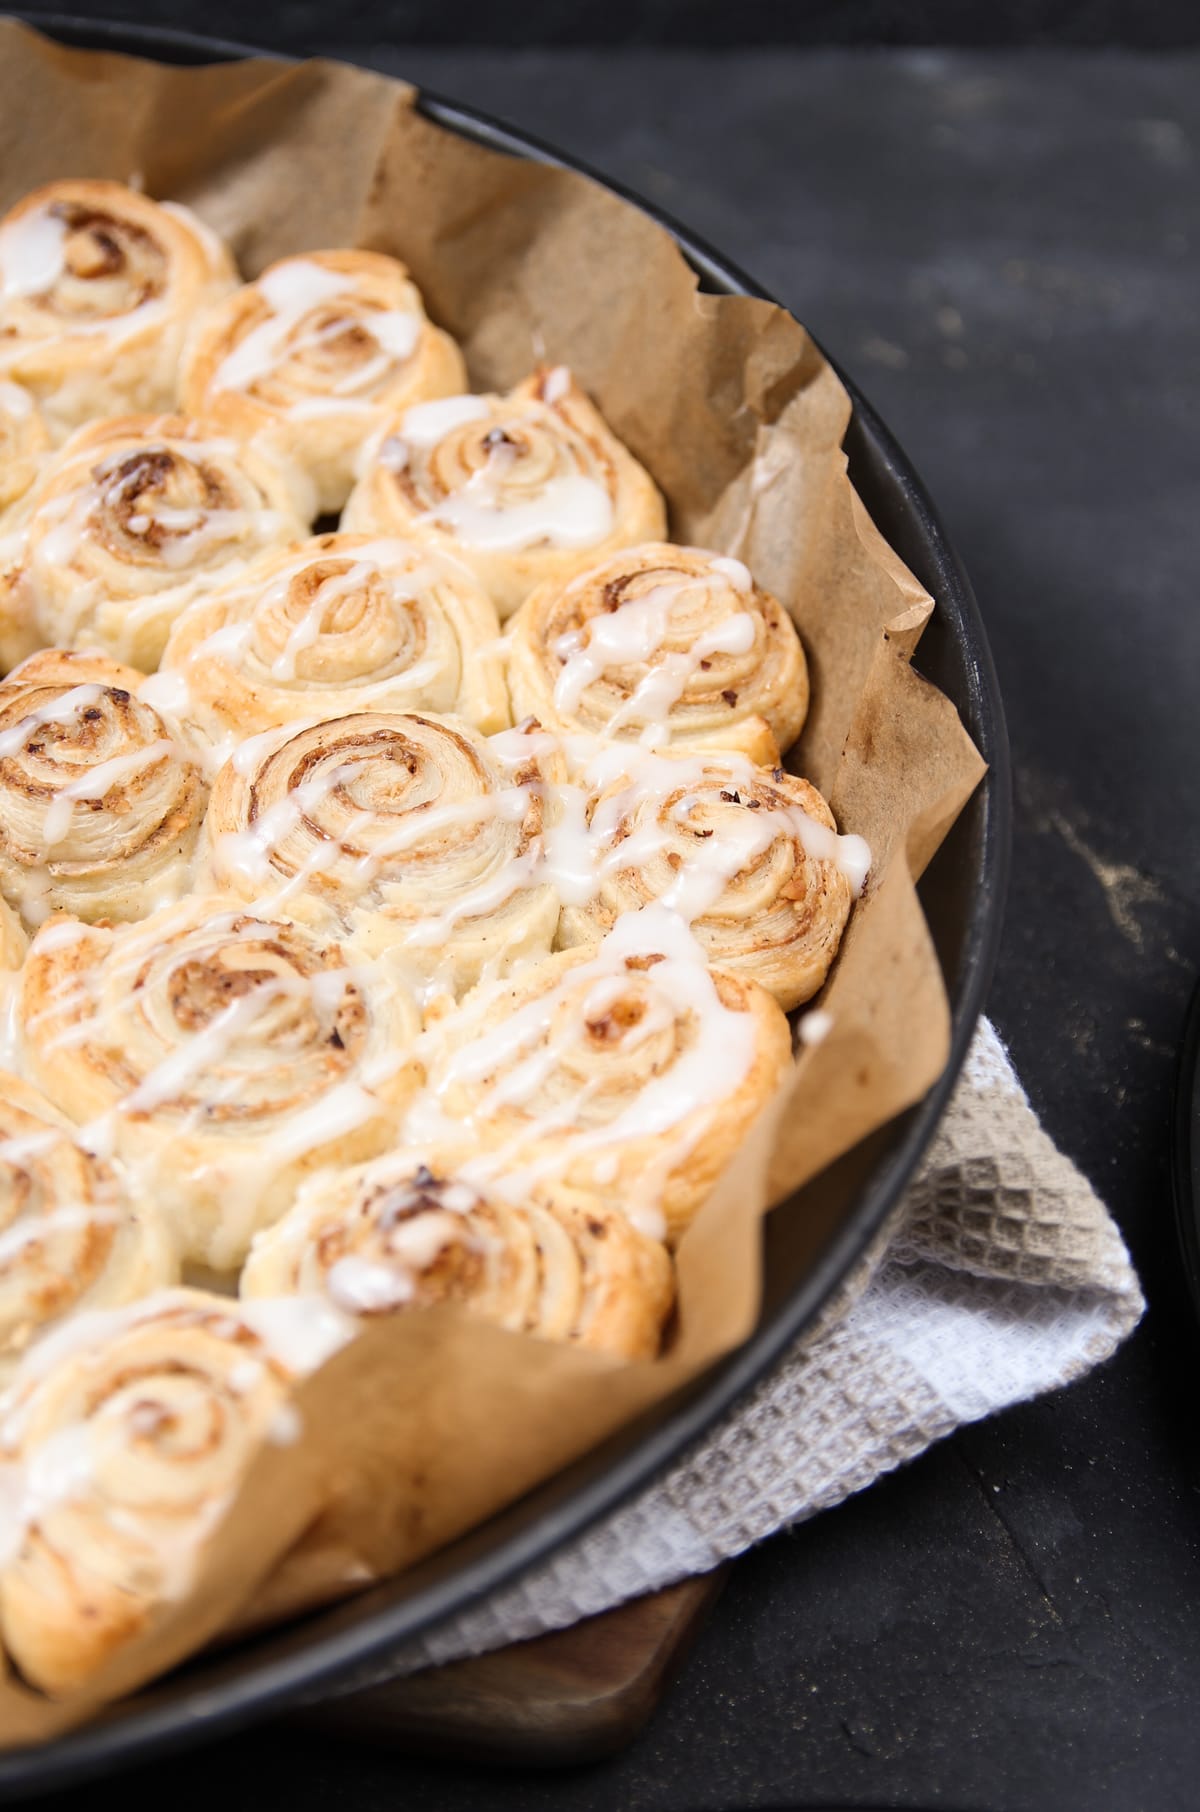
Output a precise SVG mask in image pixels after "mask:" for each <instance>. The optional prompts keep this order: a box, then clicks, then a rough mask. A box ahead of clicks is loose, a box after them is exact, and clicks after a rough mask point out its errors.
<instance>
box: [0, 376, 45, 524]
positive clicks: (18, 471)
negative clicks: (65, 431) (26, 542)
mask: <svg viewBox="0 0 1200 1812" xmlns="http://www.w3.org/2000/svg"><path fill="white" fill-rule="evenodd" d="M49 448H50V435H49V432H48V431H47V428H46V424H45V421H44V420H43V418H42V412H41V410H40V409H39V408H38V406H37V403H36V401H35V399H34V398H33V397H32V396H31V395H30V394H29V391H28V390H23V389H22V388H21V386H20V384H6V383H3V382H0V535H7V534H10V533H11V532H12V530H13V529H14V528H15V527H16V526H17V525H18V524H19V522H20V520H21V514H22V512H21V505H22V504H23V503H24V502H25V500H26V499H27V497H28V495H29V492H30V491H31V490H32V488H33V484H34V481H35V479H36V478H37V477H38V474H39V473H40V472H41V470H42V467H43V466H44V464H45V462H46V455H47V453H48V451H49Z"/></svg>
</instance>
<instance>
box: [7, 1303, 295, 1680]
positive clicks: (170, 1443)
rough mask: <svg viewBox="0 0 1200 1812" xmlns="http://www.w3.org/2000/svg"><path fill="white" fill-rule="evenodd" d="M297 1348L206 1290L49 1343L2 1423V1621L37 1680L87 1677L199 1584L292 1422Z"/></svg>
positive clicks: (102, 1320) (22, 1376)
mask: <svg viewBox="0 0 1200 1812" xmlns="http://www.w3.org/2000/svg"><path fill="white" fill-rule="evenodd" d="M262 1306H264V1305H259V1307H260V1309H261V1307H262ZM71 1333H72V1334H74V1330H71ZM56 1347H57V1351H55V1350H53V1349H54V1348H56ZM289 1357H290V1355H289V1354H288V1353H287V1351H286V1349H285V1348H284V1347H283V1345H282V1343H281V1342H280V1341H278V1340H272V1339H271V1338H270V1335H269V1332H268V1333H267V1334H265V1335H264V1334H263V1333H260V1332H259V1331H258V1329H257V1327H256V1324H255V1317H254V1311H253V1310H252V1309H243V1308H241V1307H240V1306H239V1305H238V1304H237V1303H236V1302H231V1301H229V1300H228V1299H227V1298H225V1297H221V1296H210V1295H207V1294H205V1293H203V1292H201V1291H198V1290H169V1291H164V1292H161V1293H159V1294H157V1295H154V1296H151V1297H149V1298H147V1300H146V1301H145V1302H142V1303H137V1304H133V1305H131V1306H130V1307H129V1308H126V1309H122V1310H118V1311H114V1312H111V1313H109V1314H106V1315H101V1316H98V1317H96V1318H94V1319H93V1320H92V1321H91V1322H90V1323H89V1324H88V1327H87V1331H86V1334H85V1333H82V1332H81V1333H79V1334H77V1335H75V1337H74V1338H64V1340H63V1341H61V1342H56V1341H54V1340H50V1341H48V1342H47V1343H46V1344H45V1346H44V1347H43V1348H41V1349H35V1351H34V1353H33V1355H31V1361H30V1362H29V1363H27V1365H26V1366H25V1367H23V1368H22V1370H21V1372H20V1373H18V1377H17V1380H16V1383H15V1384H14V1386H13V1387H12V1389H11V1391H10V1393H9V1395H8V1397H7V1399H6V1402H5V1412H6V1413H5V1415H4V1418H3V1422H2V1423H0V1462H2V1463H3V1466H4V1470H5V1471H6V1472H8V1473H9V1476H10V1477H12V1478H13V1479H14V1481H15V1483H14V1485H13V1487H12V1488H10V1493H9V1501H8V1502H7V1503H6V1517H5V1522H6V1525H7V1526H6V1527H5V1530H4V1534H5V1537H6V1540H5V1542H4V1546H3V1554H2V1558H0V1632H2V1634H3V1638H4V1643H5V1646H6V1648H7V1649H8V1651H9V1653H10V1654H11V1655H12V1657H13V1659H14V1660H15V1661H16V1663H17V1665H18V1666H19V1667H20V1668H21V1670H22V1672H23V1674H24V1675H25V1677H26V1678H27V1679H28V1680H30V1681H31V1682H32V1683H33V1684H34V1685H36V1686H39V1687H41V1688H42V1689H43V1690H45V1691H49V1692H59V1693H61V1692H67V1691H69V1690H71V1689H72V1688H74V1687H78V1686H80V1685H82V1684H83V1683H84V1682H86V1681H87V1679H88V1678H89V1676H91V1675H92V1674H93V1673H94V1672H95V1670H96V1669H97V1668H99V1667H101V1666H102V1665H103V1664H104V1663H105V1662H106V1661H108V1660H109V1659H110V1658H111V1657H112V1656H114V1655H115V1654H117V1653H118V1652H119V1651H120V1650H121V1649H122V1648H123V1647H124V1646H126V1645H127V1644H128V1643H130V1642H133V1641H135V1640H136V1639H137V1638H138V1637H139V1636H140V1635H141V1634H143V1632H145V1631H146V1630H147V1629H148V1628H149V1627H150V1626H151V1625H152V1623H153V1621H154V1618H155V1616H156V1614H157V1613H160V1612H162V1611H163V1610H165V1609H166V1608H167V1607H168V1606H169V1605H170V1604H171V1603H172V1602H174V1601H177V1600H178V1599H180V1598H181V1597H183V1596H184V1595H185V1594H186V1592H187V1590H188V1587H189V1583H190V1581H191V1579H192V1577H193V1574H194V1571H195V1568H196V1566H197V1564H198V1562H199V1561H200V1559H201V1557H202V1555H203V1552H204V1549H205V1546H206V1543H207V1541H208V1540H209V1538H210V1537H211V1535H212V1533H213V1531H214V1529H215V1527H216V1526H217V1524H218V1522H219V1520H220V1518H221V1516H222V1514H223V1512H224V1511H225V1509H226V1508H227V1506H228V1505H229V1503H230V1501H231V1499H232V1497H233V1495H234V1493H235V1492H236V1490H237V1488H238V1486H239V1484H240V1483H241V1481H242V1479H243V1478H244V1476H245V1474H246V1472H247V1470H248V1468H249V1466H250V1463H251V1462H252V1460H253V1459H254V1457H255V1455H256V1454H257V1452H258V1451H259V1448H260V1447H261V1446H262V1445H263V1443H264V1442H266V1441H268V1440H272V1439H287V1438H288V1437H289V1435H290V1434H291V1433H292V1430H291V1429H290V1428H289V1421H290V1420H291V1419H292V1417H293V1416H294V1411H293V1409H292V1405H291V1403H290V1402H289V1396H290V1388H291V1384H292V1381H293V1377H294V1371H293V1367H292V1365H291V1364H289V1363H288V1359H289Z"/></svg>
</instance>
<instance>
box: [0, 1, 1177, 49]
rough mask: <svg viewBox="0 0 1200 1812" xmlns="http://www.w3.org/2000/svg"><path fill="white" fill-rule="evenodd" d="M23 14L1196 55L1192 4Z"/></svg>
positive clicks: (180, 24) (324, 28) (380, 32)
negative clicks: (1171, 49) (1178, 50)
mask: <svg viewBox="0 0 1200 1812" xmlns="http://www.w3.org/2000/svg"><path fill="white" fill-rule="evenodd" d="M22 11H29V13H44V14H45V13H74V14H78V16H82V18H100V20H103V18H112V16H120V18H131V16H136V18H140V20H141V22H143V24H147V25H149V24H154V25H172V27H174V29H176V31H201V33H210V34H214V36H227V38H243V40H245V38H252V40H254V43H263V45H268V47H270V49H279V51H294V53H297V54H312V53H314V51H330V53H339V51H346V49H350V47H353V49H355V51H363V49H370V47H372V45H375V43H459V45H460V43H473V45H479V43H488V45H508V47H513V49H515V47H526V49H533V47H535V45H537V47H546V45H578V43H613V45H654V43H671V45H718V43H720V45H749V43H787V45H814V43H854V45H861V43H910V45H914V43H957V45H1026V43H1042V45H1055V43H1062V45H1068V43H1069V45H1104V43H1111V45H1129V47H1140V49H1164V47H1167V45H1195V43H1200V11H1198V9H1196V5H1195V0H1004V5H970V4H964V0H836V4H830V0H743V4H741V5H729V4H727V0H524V5H522V9H520V14H513V11H511V9H508V7H500V5H495V4H493V0H355V5H350V7H330V5H326V4H324V0H274V5H270V7H259V9H257V11H254V13H248V11H247V7H245V4H243V0H141V4H140V5H123V7H114V5H112V4H111V0H58V4H56V0H34V4H33V5H22Z"/></svg>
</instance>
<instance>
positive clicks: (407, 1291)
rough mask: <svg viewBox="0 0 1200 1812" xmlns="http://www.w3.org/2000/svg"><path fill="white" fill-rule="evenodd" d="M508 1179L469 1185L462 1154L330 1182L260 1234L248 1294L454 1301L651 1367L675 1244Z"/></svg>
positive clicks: (355, 1311) (390, 1309)
mask: <svg viewBox="0 0 1200 1812" xmlns="http://www.w3.org/2000/svg"><path fill="white" fill-rule="evenodd" d="M470 1168H471V1167H470V1165H469V1164H468V1166H467V1170H468V1171H470ZM483 1168H486V1166H484V1167H483ZM505 1181H506V1179H505V1178H504V1177H503V1176H500V1175H497V1176H496V1177H494V1178H490V1179H488V1180H479V1179H473V1180H472V1181H470V1182H468V1181H467V1180H466V1177H465V1175H464V1174H463V1173H462V1172H461V1171H460V1170H459V1169H458V1168H456V1166H455V1163H454V1161H453V1158H448V1159H446V1160H442V1159H439V1158H438V1157H437V1155H436V1154H430V1153H429V1152H415V1151H409V1152H405V1151H397V1152H391V1153H389V1154H388V1155H387V1156H386V1157H384V1158H378V1159H376V1160H375V1161H374V1162H373V1163H370V1164H365V1165H362V1166H359V1167H358V1168H357V1169H354V1170H348V1171H342V1172H341V1173H340V1174H334V1173H332V1172H326V1173H324V1174H323V1175H321V1176H318V1177H315V1178H313V1179H312V1181H311V1183H309V1184H307V1185H306V1186H305V1188H304V1189H303V1190H302V1191H301V1194H300V1197H299V1199H298V1201H297V1203H296V1206H295V1207H294V1208H293V1209H291V1210H290V1211H289V1213H287V1214H286V1215H285V1216H284V1218H283V1219H282V1220H281V1221H279V1222H277V1223H276V1225H275V1226H274V1227H271V1228H268V1230H267V1231H266V1232H265V1233H260V1234H259V1235H258V1236H257V1238H256V1239H255V1242H254V1246H253V1249H252V1251H251V1254H250V1258H249V1260H248V1262H247V1264H246V1267H245V1269H244V1271H243V1272H242V1281H241V1293H242V1295H243V1296H244V1297H251V1298H253V1297H258V1296H290V1295H311V1294H316V1293H318V1292H323V1293H324V1294H325V1295H326V1296H328V1297H329V1298H330V1300H331V1301H332V1302H334V1303H335V1304H336V1306H337V1307H338V1308H339V1309H341V1310H342V1311H343V1312H344V1313H346V1314H349V1315H353V1316H358V1317H367V1316H374V1315H390V1314H395V1313H397V1312H398V1311H399V1310H401V1309H414V1308H429V1307H432V1306H435V1305H437V1304H439V1303H452V1304H455V1305H457V1306H459V1307H461V1308H463V1309H465V1310H466V1311H467V1312H468V1313H469V1314H471V1315H477V1316H478V1317H479V1318H480V1319H481V1320H484V1321H491V1322H494V1323H496V1324H497V1325H498V1326H499V1327H503V1328H508V1329H510V1330H512V1331H513V1332H515V1333H526V1334H537V1335H539V1336H540V1337H541V1338H542V1339H543V1340H567V1341H572V1342H575V1343H576V1344H578V1345H580V1346H588V1347H594V1348H596V1349H597V1350H598V1351H600V1352H606V1353H612V1354H614V1355H616V1356H618V1357H620V1358H626V1359H652V1358H653V1357H654V1356H655V1354H656V1353H657V1352H658V1349H659V1345H660V1342H661V1339H662V1330H663V1325H664V1323H665V1321H666V1318H667V1315H668V1314H669V1312H670V1309H671V1304H672V1300H673V1295H674V1282H673V1274H672V1268H671V1261H670V1259H669V1258H668V1257H667V1254H666V1251H665V1250H664V1248H663V1247H662V1246H661V1245H660V1244H658V1242H657V1241H655V1240H652V1239H648V1238H647V1237H646V1235H645V1234H644V1233H641V1232H639V1231H638V1229H637V1228H636V1227H634V1226H632V1225H631V1223H630V1222H629V1221H628V1220H626V1218H625V1216H624V1215H623V1214H621V1212H620V1211H619V1209H613V1208H609V1207H607V1206H605V1205H604V1204H603V1203H601V1202H597V1201H595V1200H593V1199H591V1198H589V1197H586V1196H582V1195H573V1194H572V1193H571V1192H570V1191H568V1190H564V1189H562V1188H560V1189H559V1190H558V1191H557V1192H555V1191H546V1190H543V1191H542V1192H541V1194H540V1196H538V1195H530V1194H529V1193H528V1192H526V1191H524V1190H523V1189H521V1188H520V1186H519V1185H518V1188H517V1191H516V1193H515V1196H514V1197H513V1198H512V1199H510V1197H509V1196H508V1195H507V1194H506V1191H505Z"/></svg>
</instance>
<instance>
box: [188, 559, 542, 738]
mask: <svg viewBox="0 0 1200 1812" xmlns="http://www.w3.org/2000/svg"><path fill="white" fill-rule="evenodd" d="M499 633H500V625H499V622H498V621H497V618H496V612H495V608H494V606H493V605H492V603H491V601H490V599H488V598H487V597H486V596H485V595H484V593H483V592H482V591H481V590H480V589H479V587H478V585H477V584H476V582H475V580H474V579H473V577H472V576H471V574H470V573H469V572H467V571H466V570H465V569H464V568H462V567H460V566H459V565H458V563H457V562H456V561H453V560H449V559H447V558H446V557H445V556H444V555H441V554H438V553H436V552H434V550H433V549H432V548H422V547H418V546H415V545H414V544H413V543H412V542H408V541H394V540H390V539H386V538H380V539H376V540H372V539H371V537H370V536H367V535H320V536H318V537H316V538H315V539H314V540H312V541H306V542H303V543H302V544H301V545H300V546H299V547H298V548H294V549H291V550H289V551H288V552H286V553H268V554H262V555H260V556H259V558H258V559H257V560H255V561H253V562H252V563H251V564H250V565H249V566H248V567H247V568H246V569H245V571H244V572H242V573H240V574H239V575H238V577H237V578H236V579H235V580H232V581H231V582H230V583H229V584H228V585H222V586H220V587H219V588H218V590H216V591H215V592H213V593H212V594H211V595H210V596H209V597H207V598H204V599H201V600H198V601H197V602H196V603H195V604H193V605H192V606H191V607H190V608H189V609H188V610H186V611H185V612H184V614H183V616H182V617H180V619H179V621H178V622H177V623H176V624H175V627H174V628H173V629H172V631H171V636H170V640H169V641H168V643H167V647H166V652H165V653H164V655H163V658H162V673H163V675H170V676H171V680H170V682H169V687H170V690H171V691H172V692H174V693H175V695H176V704H177V708H178V709H179V710H180V712H181V713H183V714H184V715H186V717H187V719H188V721H189V722H190V723H194V724H196V725H197V726H198V727H199V728H200V729H201V730H202V731H203V732H204V733H205V735H206V736H207V737H208V738H209V740H210V741H211V742H212V743H214V744H215V745H216V746H217V747H218V748H225V747H227V746H228V745H229V744H231V743H233V742H235V741H239V740H240V739H241V738H242V737H244V736H251V735H254V734H255V733H257V732H258V731H260V730H271V729H275V728H277V727H280V726H283V725H285V724H294V723H303V722H307V721H308V720H309V719H311V718H313V717H315V716H318V715H319V716H321V717H343V716H346V715H348V714H349V713H350V712H351V711H439V712H444V711H449V712H453V713H455V714H456V715H457V716H459V717H464V718H466V720H467V722H468V723H472V724H474V725H475V726H476V728H477V729H480V730H484V731H487V732H491V731H493V730H502V729H503V728H504V727H505V726H506V724H507V723H508V692H507V689H506V687H505V683H504V673H503V668H502V666H501V663H500V659H499V655H498V653H497V650H496V648H495V646H494V644H495V642H496V638H497V637H498V635H499ZM176 682H177V683H176ZM163 684H164V686H166V685H168V682H167V681H166V680H165V679H164V680H163Z"/></svg>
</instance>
